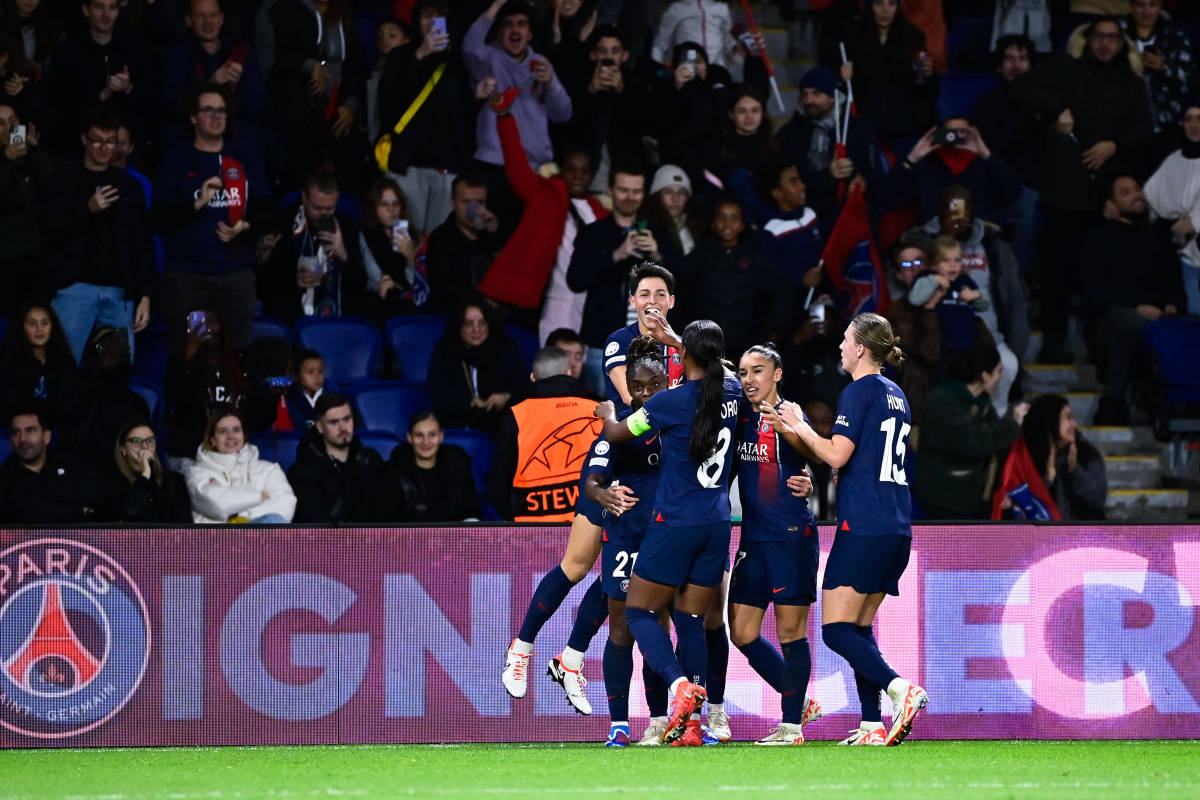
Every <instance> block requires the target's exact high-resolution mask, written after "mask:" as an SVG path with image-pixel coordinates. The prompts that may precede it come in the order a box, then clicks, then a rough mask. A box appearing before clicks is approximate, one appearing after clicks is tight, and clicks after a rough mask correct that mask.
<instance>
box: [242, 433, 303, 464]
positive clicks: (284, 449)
mask: <svg viewBox="0 0 1200 800" xmlns="http://www.w3.org/2000/svg"><path fill="white" fill-rule="evenodd" d="M300 438H301V434H299V433H297V432H296V431H271V432H270V433H260V434H257V435H255V436H252V437H251V438H250V443H251V444H253V445H254V446H255V447H257V448H258V457H259V458H261V459H262V460H263V461H274V462H275V463H276V464H278V465H279V466H280V467H281V468H282V469H283V470H284V471H285V472H286V471H287V470H288V469H289V468H290V467H291V466H292V464H295V463H296V448H297V447H299V445H300Z"/></svg>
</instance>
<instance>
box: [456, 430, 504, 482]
mask: <svg viewBox="0 0 1200 800" xmlns="http://www.w3.org/2000/svg"><path fill="white" fill-rule="evenodd" d="M443 443H444V444H456V445H458V446H459V447H461V448H462V449H463V450H466V451H467V455H469V456H470V457H471V474H472V475H474V476H475V486H476V488H478V489H479V493H480V494H483V491H484V489H486V488H487V476H488V473H489V472H491V469H492V453H493V452H495V450H496V445H495V443H493V442H492V437H491V436H488V435H487V434H486V433H484V432H483V431H473V430H470V429H468V428H448V429H447V430H446V438H445V439H444V440H443Z"/></svg>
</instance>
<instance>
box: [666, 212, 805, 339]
mask: <svg viewBox="0 0 1200 800" xmlns="http://www.w3.org/2000/svg"><path fill="white" fill-rule="evenodd" d="M745 233H746V214H745V210H744V208H743V206H742V204H741V202H740V201H739V200H738V199H737V197H736V196H735V195H733V194H725V195H722V196H721V197H719V198H718V199H717V201H716V202H715V204H714V208H713V219H712V224H711V226H710V228H709V235H708V236H706V237H705V238H704V240H703V241H702V242H701V243H700V245H699V246H698V247H697V248H696V249H695V250H694V251H693V252H692V254H691V255H690V256H688V262H689V273H690V275H691V280H692V285H691V291H692V298H693V299H692V309H693V314H694V315H695V316H697V317H704V316H706V317H708V318H710V319H712V320H713V321H714V322H716V323H717V324H718V325H720V326H721V330H722V332H724V334H725V348H726V352H729V353H744V352H745V351H746V350H747V349H749V347H750V346H751V345H753V344H755V343H757V342H764V341H767V340H771V341H782V339H783V335H784V334H785V333H786V332H787V330H788V326H789V323H790V322H791V314H792V304H793V302H794V299H793V292H792V282H791V280H790V279H789V276H788V275H786V274H784V272H783V271H782V270H781V269H779V267H778V266H776V265H775V263H774V262H772V261H770V260H769V259H767V258H766V257H764V256H763V255H762V254H761V253H759V252H758V250H757V248H756V247H755V246H754V244H753V237H749V236H745Z"/></svg>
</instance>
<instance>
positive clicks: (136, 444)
mask: <svg viewBox="0 0 1200 800" xmlns="http://www.w3.org/2000/svg"><path fill="white" fill-rule="evenodd" d="M157 444H158V439H157V437H156V436H155V435H154V429H153V428H151V427H150V426H149V425H147V424H145V423H141V422H139V423H135V424H132V425H126V426H125V427H124V428H122V429H121V431H120V433H118V434H117V440H116V446H115V447H114V451H113V467H114V468H113V470H112V471H111V472H110V473H109V475H108V476H107V480H106V481H105V492H104V493H105V496H106V497H107V506H108V516H109V517H111V519H112V520H113V521H114V522H164V523H166V522H178V523H184V524H191V522H192V502H191V500H190V499H188V492H187V485H186V484H185V483H184V481H183V476H182V475H180V474H179V473H178V472H172V471H171V470H168V469H167V468H165V467H164V466H163V465H162V462H161V461H160V460H159V458H158V451H157V449H156V448H157Z"/></svg>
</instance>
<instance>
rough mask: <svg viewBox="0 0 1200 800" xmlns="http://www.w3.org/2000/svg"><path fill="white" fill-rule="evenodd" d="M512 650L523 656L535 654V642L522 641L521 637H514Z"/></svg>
mask: <svg viewBox="0 0 1200 800" xmlns="http://www.w3.org/2000/svg"><path fill="white" fill-rule="evenodd" d="M512 651H513V652H514V653H520V654H521V655H523V656H531V655H533V642H522V641H521V640H520V639H513V643H512Z"/></svg>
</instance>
